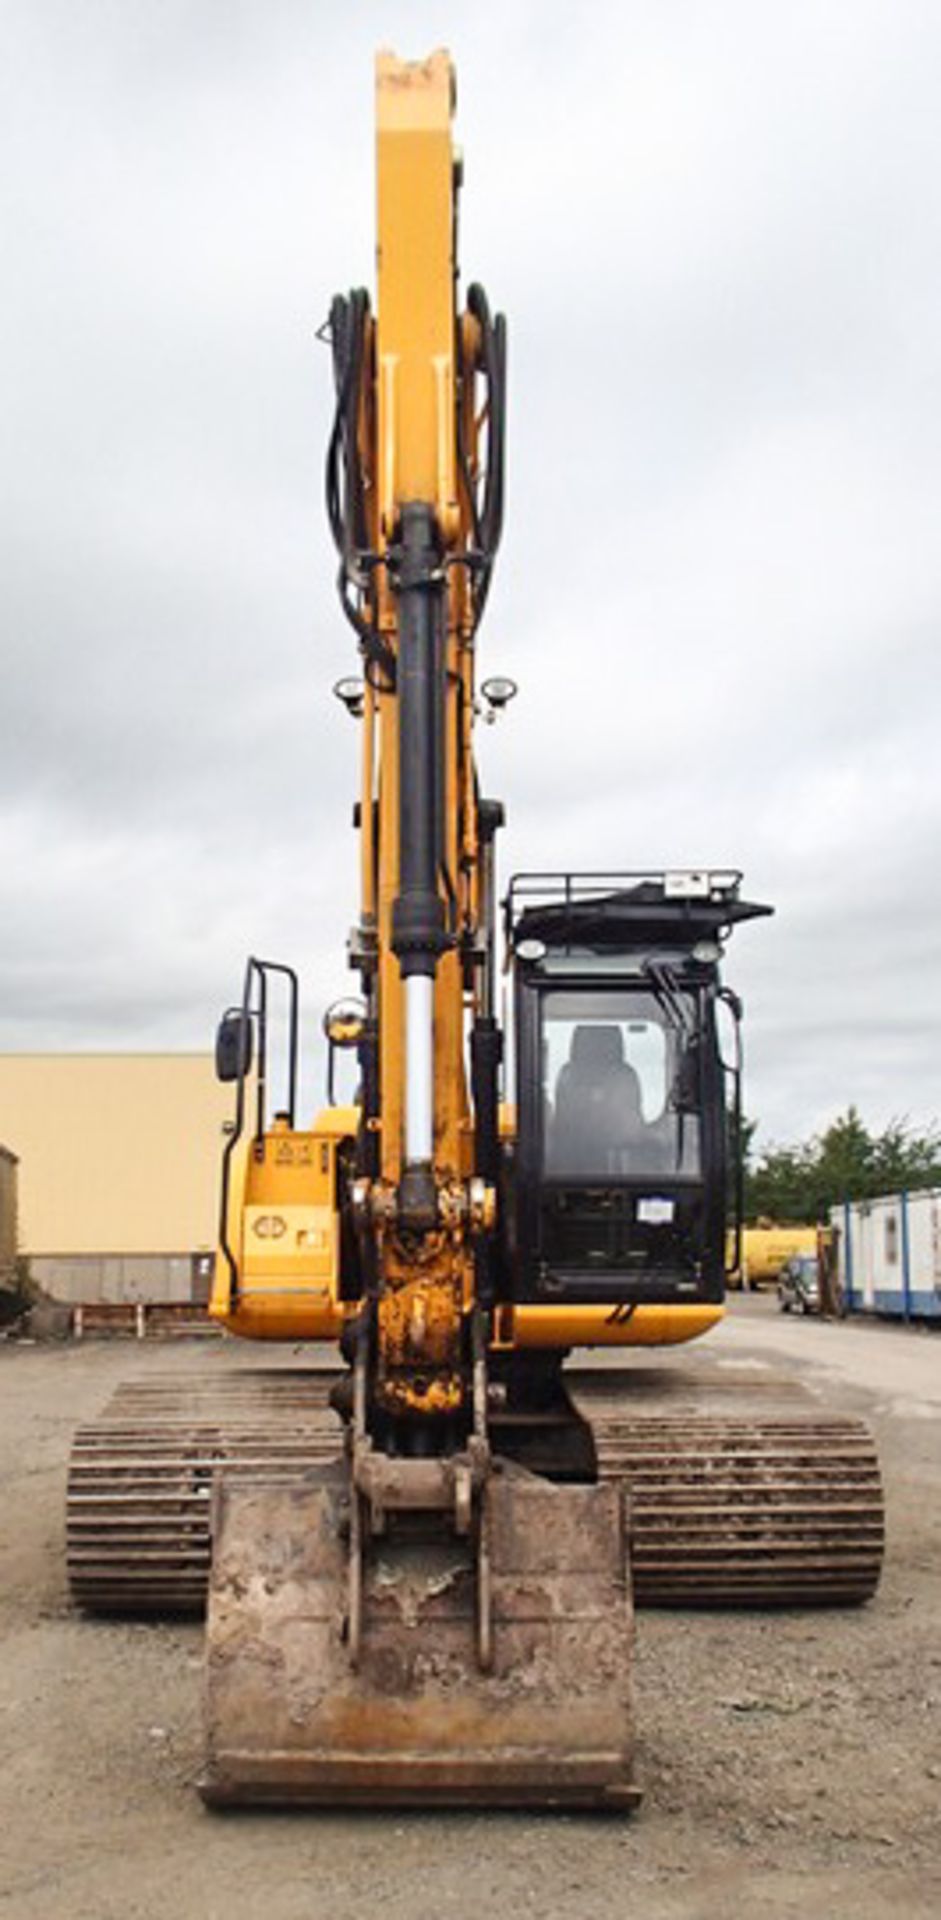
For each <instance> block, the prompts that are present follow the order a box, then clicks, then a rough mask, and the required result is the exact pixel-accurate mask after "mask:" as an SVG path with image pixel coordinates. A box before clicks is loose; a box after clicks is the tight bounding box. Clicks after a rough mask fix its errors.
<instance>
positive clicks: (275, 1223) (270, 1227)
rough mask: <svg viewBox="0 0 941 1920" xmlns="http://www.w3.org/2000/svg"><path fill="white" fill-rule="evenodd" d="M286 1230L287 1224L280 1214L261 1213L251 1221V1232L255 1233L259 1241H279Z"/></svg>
mask: <svg viewBox="0 0 941 1920" xmlns="http://www.w3.org/2000/svg"><path fill="white" fill-rule="evenodd" d="M287 1230H288V1223H287V1221H286V1220H284V1219H282V1217H281V1215H280V1213H262V1214H259V1216H258V1219H257V1220H253V1221H252V1232H253V1233H257V1235H258V1237H259V1239H260V1240H280V1238H281V1235H282V1233H287Z"/></svg>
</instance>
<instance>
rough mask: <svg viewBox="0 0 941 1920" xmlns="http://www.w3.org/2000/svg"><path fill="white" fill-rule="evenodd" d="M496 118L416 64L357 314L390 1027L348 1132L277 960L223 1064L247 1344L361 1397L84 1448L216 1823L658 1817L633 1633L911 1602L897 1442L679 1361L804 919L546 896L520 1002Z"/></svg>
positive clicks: (116, 1578) (111, 1591) (218, 1282)
mask: <svg viewBox="0 0 941 1920" xmlns="http://www.w3.org/2000/svg"><path fill="white" fill-rule="evenodd" d="M453 109H454V75H453V70H452V68H451V64H450V61H449V60H448V58H447V55H446V54H443V53H438V54H434V55H432V57H431V58H430V59H429V60H427V61H424V62H418V63H414V64H409V63H405V62H401V61H398V60H396V59H395V58H394V57H393V56H392V55H390V54H383V55H380V56H379V61H378V71H377V130H378V140H377V157H378V166H377V188H378V191H377V204H378V246H377V266H378V305H377V310H376V311H375V312H373V310H372V307H371V304H370V300H369V297H368V295H367V294H366V293H365V291H363V290H362V289H354V290H353V291H352V292H351V293H350V294H349V295H346V296H338V297H337V298H336V299H335V300H334V301H333V303H332V306H331V310H330V316H329V323H328V327H327V329H326V337H328V338H329V342H330V346H331V353H332V359H333V368H334V377H335V387H336V410H335V416H334V425H333V430H332V433H331V436H330V443H329V448H328V455H327V486H326V492H327V510H328V517H329V521H330V526H331V530H332V533H333V536H334V539H335V542H336V546H337V550H338V557H339V590H340V598H341V603H342V607H343V612H344V614H345V616H346V617H347V619H348V620H349V622H350V624H351V626H352V627H353V629H354V631H355V634H356V639H357V644H358V648H359V654H360V662H361V668H362V677H361V678H359V679H355V680H354V679H348V680H343V681H340V682H338V683H337V687H336V688H335V691H336V692H337V693H338V695H339V697H340V699H341V700H342V702H343V705H344V706H345V707H346V708H347V711H348V712H349V713H350V715H351V716H352V717H353V719H354V720H355V721H356V723H357V726H358V727H359V729H360V735H361V788H360V797H359V800H358V802H357V806H356V812H355V816H354V824H355V826H356V829H357V833H358V842H359V863H360V896H361V899H360V913H359V919H358V922H357V926H356V928H355V929H354V932H353V935H352V938H351V941H350V950H349V955H350V962H351V965H352V967H353V968H354V970H355V971H356V973H357V974H358V976H359V985H360V989H361V994H362V999H361V1001H360V1002H356V1003H346V1004H343V1005H340V1006H337V1007H334V1008H333V1009H332V1010H331V1011H330V1013H328V1015H327V1016H326V1017H325V1022H324V1030H325V1034H326V1038H327V1042H328V1048H329V1080H328V1105H327V1107H326V1108H325V1109H324V1110H323V1111H322V1112H321V1113H319V1114H318V1115H317V1116H316V1117H315V1118H314V1119H313V1121H312V1123H311V1124H310V1125H308V1126H304V1125H302V1124H300V1123H299V1121H298V1115H297V1105H298V1085H299V1040H298V1032H299V1021H298V983H297V978H296V975H295V974H294V972H293V970H292V969H291V968H290V967H286V966H284V965H282V964H280V963H274V962H271V961H266V960H261V959H258V958H257V957H253V958H252V959H251V960H250V961H249V962H248V966H247V968H246V974H245V984H244V988H243V993H242V998H241V1002H240V1004H239V1005H238V1006H236V1007H234V1008H231V1009H230V1010H229V1012H228V1014H227V1015H226V1016H225V1018H224V1020H223V1022H222V1024H221V1026H220V1029H219V1035H218V1040H217V1054H216V1057H217V1067H218V1071H219V1074H220V1077H221V1078H223V1079H225V1080H228V1081H231V1082H232V1083H233V1084H234V1087H235V1116H234V1120H233V1123H232V1126H231V1129H230V1131H229V1135H228V1138H227V1140H226V1144H225V1148H224V1152H223V1177H222V1194H221V1207H220V1220H219V1249H218V1255H217V1260H216V1268H215V1276H214V1284H213V1293H212V1301H211V1312H212V1315H213V1316H214V1318H215V1319H216V1320H217V1321H218V1322H219V1323H220V1324H221V1326H222V1327H223V1328H224V1330H225V1331H226V1333H228V1334H235V1335H240V1336H244V1337H247V1338H250V1339H264V1340H274V1341H280V1342H289V1343H293V1344H295V1345H297V1344H298V1343H324V1342H326V1343H331V1344H332V1346H333V1348H334V1350H335V1349H336V1348H339V1351H340V1355H341V1356H342V1359H343V1362H344V1365H343V1366H342V1367H336V1368H333V1369H326V1370H324V1369H322V1368H318V1367H317V1366H315V1365H310V1366H306V1365H305V1366H303V1367H295V1366H290V1367H286V1366H282V1367H273V1368H271V1369H268V1370H261V1371H254V1370H249V1369H243V1368H241V1367H231V1368H230V1367H227V1366H224V1365H219V1366H217V1367H216V1368H215V1369H212V1370H210V1371H209V1372H208V1373H207V1375H206V1377H205V1379H196V1378H188V1377H187V1376H186V1375H185V1374H181V1375H180V1376H179V1377H176V1376H173V1377H167V1378H156V1377H154V1378H150V1379H148V1380H143V1381H141V1382H137V1383H132V1384H131V1385H130V1386H128V1387H125V1388H122V1389H121V1390H120V1391H119V1392H118V1393H117V1394H116V1395H115V1397H114V1399H113V1401H112V1402H111V1405H110V1406H109V1407H107V1408H106V1409H105V1411H104V1413H103V1415H102V1416H101V1418H100V1419H99V1420H98V1421H97V1422H95V1423H94V1425H92V1426H89V1427H86V1428H83V1429H82V1430H81V1431H80V1432H79V1433H78V1434H77V1436H76V1439H75V1444H74V1448H73V1454H72V1462H71V1469H70V1476H69V1490H68V1563H69V1576H70V1581H71V1586H72V1592H73V1595H74V1597H75V1599H76V1601H77V1603H78V1604H79V1605H81V1606H83V1607H85V1608H86V1609H88V1610H89V1611H92V1612H98V1613H124V1612H143V1613H153V1612H177V1613H187V1612H200V1611H201V1610H202V1609H203V1608H206V1609H207V1663H206V1759H205V1771H204V1776H203V1781H202V1791H203V1794H204V1797H205V1799H206V1800H207V1802H209V1803H210V1804H212V1805H214V1806H216V1805H219V1806H226V1805H233V1804H245V1803H250V1804H254V1803H261V1804H278V1805H281V1804H284V1805H322V1804H334V1803H339V1804H353V1805H387V1804H388V1805H391V1804H400V1805H401V1804H404V1805H418V1806H426V1805H442V1804H447V1805H477V1804H485V1805H540V1806H560V1807H562V1806H570V1807H585V1806H598V1807H622V1808H623V1807H630V1806H631V1805H633V1804H634V1803H635V1802H636V1801H637V1800H638V1799H639V1797H640V1790H639V1788H638V1786H637V1784H636V1781H635V1777H634V1726H633V1710H632V1699H631V1671H632V1642H633V1631H634V1615H633V1609H634V1606H635V1604H636V1605H637V1606H639V1607H643V1606H660V1607H669V1606H677V1607H682V1608H690V1607H702V1606H706V1607H736V1606H750V1605H761V1606H771V1607H773V1606H783V1605H788V1606H805V1605H817V1604H821V1603H827V1604H832V1603H837V1602H838V1603H843V1604H852V1603H857V1602H859V1601H863V1600H866V1599H868V1598H869V1597H870V1595H871V1594H872V1593H873V1592H874V1590H875V1587H876V1584H877V1581H878V1577H879V1568H880V1561H881V1552H882V1507H881V1493H880V1486H879V1473H878V1466H877V1463H876V1460H875V1455H874V1452H873V1447H872V1442H871V1440H870V1437H869V1435H868V1433H867V1431H866V1430H865V1428H864V1427H863V1426H862V1425H861V1424H860V1423H859V1422H858V1421H856V1420H853V1419H843V1418H837V1417H832V1416H830V1415H828V1414H825V1413H822V1412H821V1411H820V1410H819V1408H816V1407H815V1406H814V1404H813V1402H812V1401H809V1400H805V1399H802V1397H801V1396H800V1394H799V1393H797V1392H796V1391H795V1390H794V1389H788V1388H787V1386H786V1385H782V1384H781V1383H778V1385H777V1386H776V1387H769V1384H768V1382H767V1380H766V1379H762V1378H761V1377H759V1378H757V1379H753V1380H748V1381H746V1380H745V1378H744V1377H743V1376H740V1375H738V1376H736V1381H735V1383H734V1384H733V1383H730V1380H729V1378H728V1377H726V1376H723V1375H722V1374H721V1370H719V1369H716V1368H712V1369H710V1368H709V1367H706V1368H705V1369H704V1370H703V1373H702V1374H701V1375H694V1374H690V1373H689V1372H688V1371H687V1370H686V1369H685V1368H683V1367H678V1366H675V1367H664V1366H662V1365H659V1364H658V1365H652V1364H651V1363H650V1357H649V1353H645V1352H644V1351H643V1350H644V1349H647V1348H650V1347H653V1346H671V1345H673V1344H676V1343H681V1342H684V1341H686V1340H688V1339H691V1338H693V1337H695V1336H696V1335H698V1334H700V1333H705V1332H708V1330H709V1328H710V1327H711V1326H713V1325H715V1324H716V1322H717V1321H718V1320H719V1319H720V1318H721V1315H722V1311H723V1307H722V1302H723V1296H724V1288H725V1280H726V1275H727V1271H728V1269H729V1265H730V1264H731V1266H732V1267H734V1265H735V1262H736V1249H737V1247H738V1246H739V1244H740V1237H741V1224H742V1192H741V1164H740V1155H739V1153H738V1150H737V1149H738V1144H739V1143H740V1140H741V1136H742V1112H741V1071H740V1058H739V1043H738V1033H739V1014H740V1008H739V1003H738V1001H737V999H736V997H735V995H734V994H733V993H731V992H730V990H729V989H728V988H727V987H725V986H724V985H723V984H722V979H721V973H720V961H721V959H722V955H723V952H724V947H725V943H726V941H727V939H728V937H729V935H730V934H731V932H732V931H733V930H734V928H735V927H736V926H738V925H739V924H741V923H743V922H746V921H748V920H752V919H754V918H756V917H758V916H760V915H762V914H765V913H767V912H768V911H769V910H768V909H767V908H764V907H761V906H757V905H755V904H753V903H749V902H748V901H746V900H744V899H742V897H741V894H740V883H741V876H740V875H739V874H738V873H737V872H734V871H729V870H702V869H695V870H689V871H685V872H649V871H645V872H630V873H624V872H619V873H614V874H610V873H609V874H591V873H589V874H573V873H571V872H566V873H557V874H545V873H540V874H523V875H516V876H515V877H514V878H513V880H512V881H511V882H510V886H509V889H508V892H507V896H506V900H505V902H504V914H503V928H502V932H503V957H504V967H505V973H506V976H507V986H508V994H507V995H506V996H504V1002H505V1005H504V1007H502V1008H498V1002H499V1001H500V998H501V996H500V995H499V993H498V986H497V964H498V941H499V931H500V929H499V923H498V912H497V896H496V890H495V886H496V883H495V841H496V837H497V834H498V832H499V829H500V828H501V826H502V824H503V808H502V805H501V803H500V802H498V801H494V800H492V799H487V798H484V797H483V795H482V793H481V788H480V782H479V778H478V773H477V768H476V761H475V754H474V736H475V728H476V725H477V722H478V721H479V720H480V718H481V717H488V718H494V717H496V716H497V715H498V714H500V713H501V712H502V711H503V709H504V708H505V707H506V705H507V704H508V702H509V700H510V699H511V697H512V694H513V692H514V691H515V689H514V687H513V683H512V682H511V681H509V680H506V679H491V680H489V681H485V682H484V683H483V685H482V687H481V688H480V689H479V690H478V687H477V682H476V669H475V656H476V642H477V634H478V629H479V626H480V622H481V619H482V616H483V612H484V608H485V605H486V602H487V598H488V594H489V591H490V585H491V580H492V576H493V569H494V563H495V558H496V553H497V548H498V546H499V541H500V534H501V527H502V519H503V456H504V442H505V424H504V423H505V393H506V329H505V325H504V322H503V319H502V316H500V315H499V314H497V315H492V314H491V311H490V307H489V304H488V302H487V298H486V295H485V294H484V292H483V289H482V288H481V287H480V286H478V285H473V284H472V285H471V286H470V287H468V289H467V294H466V303H465V305H464V307H463V309H461V310H459V309H458V306H457V304H456V295H457V287H458V284H459V283H458V274H457V256H456V232H457V220H456V204H457V190H458V186H459V183H460V175H461V167H460V164H459V160H458V156H457V153H456V150H455V148H454V146H453V141H452V124H451V123H452V114H453ZM284 998H286V1004H287V1036H286V1045H285V1046H284V1047H283V1048H281V1049H279V1048H278V1047H277V1046H276V1045H275V1044H274V1043H273V1041H272V1042H270V1041H269V1032H270V1028H271V1023H272V1017H273V1012H274V1009H275V1005H276V1002H278V1003H280V1001H281V999H284ZM509 1006H511V1008H512V1020H510V1019H508V1018H507V1017H506V1014H507V1007H509ZM344 1049H354V1050H355V1056H356V1066H357V1081H356V1088H355V1093H354V1095H353V1098H352V1100H351V1101H350V1103H349V1105H347V1106H343V1105H341V1104H339V1103H338V1102H337V1101H336V1100H335V1099H334V1066H335V1061H336V1058H338V1057H339V1055H340V1054H341V1053H342V1051H343V1050H344ZM274 1061H279V1062H284V1061H286V1077H285V1081H284V1086H283V1090H281V1098H280V1103H279V1104H277V1105H276V1104H275V1102H274V1099H273V1096H272V1080H273V1074H272V1063H273V1062H274ZM730 1217H731V1225H730ZM584 1348H595V1349H597V1350H598V1353H599V1360H598V1363H597V1364H595V1365H594V1366H591V1367H581V1368H579V1367H577V1366H574V1365H572V1364H571V1363H570V1362H569V1363H568V1364H566V1362H567V1359H568V1356H569V1355H571V1354H572V1353H573V1352H578V1350H580V1349H584ZM621 1348H631V1349H634V1350H635V1352H636V1356H637V1357H636V1359H635V1363H634V1365H632V1366H631V1367H630V1368H626V1367H624V1366H623V1365H622V1366H616V1365H614V1364H612V1358H613V1350H614V1349H621Z"/></svg>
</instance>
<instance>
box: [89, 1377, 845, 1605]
mask: <svg viewBox="0 0 941 1920" xmlns="http://www.w3.org/2000/svg"><path fill="white" fill-rule="evenodd" d="M339 1377H341V1376H339V1375H338V1374H336V1373H334V1372H312V1371H310V1370H297V1371H293V1370H292V1371H289V1370H287V1369H279V1370H271V1371H268V1372H254V1371H251V1370H249V1369H243V1370H239V1371H237V1372H233V1373H227V1374H224V1375H223V1374H219V1375H216V1376H215V1377H210V1378H208V1379H207V1378H205V1377H204V1378H200V1379H198V1380H197V1379H192V1380H190V1381H187V1380H182V1381H181V1380H180V1379H179V1377H176V1378H174V1377H172V1376H171V1377H167V1378H158V1379H155V1380H150V1381H146V1382H139V1383H137V1382H135V1383H132V1384H131V1385H128V1386H125V1387H122V1388H119V1389H118V1391H117V1392H116V1394H115V1395H114V1397H113V1399H112V1400H111V1402H110V1403H109V1405H108V1407H107V1408H106V1409H105V1412H104V1414H103V1415H102V1416H101V1418H100V1419H99V1420H98V1421H96V1422H95V1423H94V1425H92V1426H87V1427H83V1428H81V1429H80V1430H79V1432H78V1433H77V1434H76V1436H75V1442H74V1446H73V1450H72V1459H71V1465H70V1471H69V1485H68V1569H69V1580H70V1584H71V1588H72V1593H73V1596H74V1598H75V1599H76V1601H77V1602H78V1603H79V1605H81V1606H82V1607H85V1608H86V1609H88V1610H89V1611H93V1612H101V1613H199V1612H202V1610H203V1608H204V1606H205V1600H206V1589H207V1583H208V1576H209V1560H210V1538H209V1508H210V1494H211V1490H212V1480H213V1474H214V1472H215V1470H216V1469H217V1468H218V1467H219V1466H221V1465H223V1464H224V1465H225V1467H226V1470H227V1473H234V1474H236V1475H238V1476H240V1477H241V1476H244V1477H246V1478H251V1477H252V1476H253V1475H263V1476H264V1477H265V1478H266V1479H267V1480H269V1481H270V1480H272V1479H274V1480H278V1481H281V1480H283V1481H285V1482H290V1481H292V1480H295V1479H296V1478H297V1476H298V1474H299V1473H302V1472H303V1471H304V1470H305V1469H307V1468H309V1467H312V1466H318V1465H323V1464H324V1463H325V1462H326V1461H328V1460H330V1459H331V1458H333V1457H335V1455H336V1454H337V1453H338V1452H339V1450H340V1435H341V1428H340V1423H339V1420H338V1418H337V1416H336V1415H335V1414H334V1413H333V1412H332V1411H331V1410H330V1408H329V1406H328V1404H327V1403H328V1397H329V1392H330V1388H331V1386H332V1384H333V1382H334V1381H335V1380H336V1379H337V1378H339ZM582 1377H583V1378H584V1376H582ZM599 1384H600V1382H599ZM606 1384H607V1383H606ZM591 1397H593V1396H591ZM585 1411H586V1413H587V1414H588V1415H589V1417H590V1418H591V1422H592V1427H593V1431H594V1434H595V1440H596V1445H597V1450H598V1465H599V1473H600V1476H601V1478H602V1479H605V1480H611V1479H620V1480H623V1481H624V1482H625V1484H626V1486H627V1488H628V1492H629V1497H630V1535H631V1552H632V1562H633V1578H634V1593H635V1601H636V1603H637V1605H639V1606H658V1607H671V1606H672V1607H703V1606H775V1605H777V1606H782V1605H792V1606H819V1605H822V1604H824V1605H825V1604H834V1603H840V1604H843V1605H846V1604H848V1603H855V1602H859V1601H862V1600H866V1599H868V1598H869V1597H870V1596H871V1594H872V1593H873V1592H874V1591H875V1588H876V1586H877V1584H878V1579H879V1573H880V1569H881V1563H882V1552H883V1509H882V1490H881V1484H880V1478H879V1468H878V1462H877V1459H876V1454H875V1449H874V1446H873V1442H872V1439H871V1436H870V1434H869V1431H868V1429H867V1428H866V1426H865V1424H864V1423H863V1422H862V1421H859V1420H855V1419H852V1418H846V1417H841V1416H827V1415H819V1414H816V1413H791V1412H789V1411H788V1412H785V1413H781V1414H774V1415H769V1416H763V1415H760V1414H753V1413H751V1412H746V1411H744V1410H741V1411H740V1410H737V1409H736V1410H734V1411H731V1412H728V1413H725V1412H723V1413H719V1414H716V1413H705V1412H701V1411H693V1410H690V1411H686V1410H685V1409H683V1408H678V1407H677V1403H676V1399H675V1398H673V1397H671V1396H666V1397H665V1398H663V1399H662V1400H660V1399H659V1398H658V1397H657V1396H650V1395H647V1396H645V1398H644V1403H643V1413H642V1414H634V1413H630V1414H625V1413H621V1412H617V1411H613V1410H612V1408H611V1403H610V1400H609V1398H608V1395H607V1394H605V1396H604V1399H603V1400H601V1399H600V1398H599V1401H598V1403H597V1404H596V1405H595V1406H593V1407H590V1406H588V1407H586V1408H585Z"/></svg>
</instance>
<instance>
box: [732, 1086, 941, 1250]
mask: <svg viewBox="0 0 941 1920" xmlns="http://www.w3.org/2000/svg"><path fill="white" fill-rule="evenodd" d="M930 1186H941V1133H939V1130H938V1128H937V1126H935V1125H932V1126H931V1127H929V1128H928V1130H927V1132H924V1133H918V1132H916V1131H915V1130H914V1129H913V1128H912V1127H911V1126H910V1125H909V1123H908V1121H907V1120H892V1121H890V1122H889V1125H888V1126H887V1127H886V1128H884V1130H883V1132H882V1133H871V1132H870V1131H869V1129H868V1127H867V1126H866V1125H865V1122H864V1121H863V1119H862V1118H861V1116H860V1114H859V1112H858V1110H857V1109H856V1107H852V1106H851V1107H848V1108H847V1110H846V1112H845V1113H844V1114H841V1115H840V1116H839V1118H838V1119H836V1120H834V1121H833V1122H832V1124H831V1125H830V1126H829V1127H827V1128H826V1130H825V1131H824V1132H823V1133H822V1134H815V1135H814V1136H813V1137H812V1138H811V1139H810V1140H806V1141H804V1142H802V1143H800V1144H798V1145H796V1146H786V1147H777V1146H771V1147H766V1148H765V1150H764V1152H763V1153H761V1154H760V1155H759V1157H758V1159H757V1161H756V1162H755V1163H754V1165H749V1164H748V1162H746V1181H745V1210H746V1215H747V1217H748V1219H749V1220H755V1219H757V1218H759V1217H764V1216H767V1217H768V1218H770V1219H773V1220H778V1221H788V1222H790V1223H797V1222H799V1221H805V1222H807V1223H808V1224H811V1223H813V1222H814V1221H816V1220H826V1218H827V1217H828V1215H829V1212H830V1208H831V1207H833V1206H836V1205H837V1204H838V1203H839V1202H840V1201H842V1200H871V1199H873V1198H874V1197H875V1196H876V1195H877V1194H881V1193H897V1192H898V1191H899V1190H900V1189H901V1188H902V1187H905V1188H909V1189H911V1188H917V1187H930Z"/></svg>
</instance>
